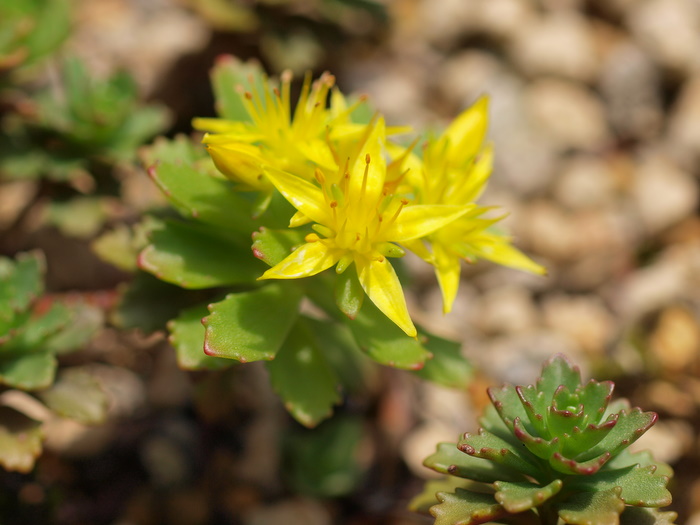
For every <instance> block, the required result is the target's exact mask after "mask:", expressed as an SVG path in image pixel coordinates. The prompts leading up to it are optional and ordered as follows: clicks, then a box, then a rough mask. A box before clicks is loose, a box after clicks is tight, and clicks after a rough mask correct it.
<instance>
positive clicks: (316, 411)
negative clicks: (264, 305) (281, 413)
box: [267, 319, 341, 427]
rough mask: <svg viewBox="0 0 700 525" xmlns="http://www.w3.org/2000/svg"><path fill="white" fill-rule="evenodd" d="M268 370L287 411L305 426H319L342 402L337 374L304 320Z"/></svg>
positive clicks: (271, 362) (293, 330)
mask: <svg viewBox="0 0 700 525" xmlns="http://www.w3.org/2000/svg"><path fill="white" fill-rule="evenodd" d="M267 370H268V371H269V372H270V382H271V383H272V388H274V390H275V391H276V392H277V394H278V395H279V396H280V397H281V398H282V401H283V402H284V406H285V408H286V409H287V410H288V411H289V413H290V414H291V415H292V416H293V417H294V419H296V420H297V421H299V423H301V424H302V425H304V426H307V427H314V426H316V425H317V424H318V423H319V422H320V421H322V420H323V419H325V418H327V417H329V416H330V415H331V414H332V412H333V405H336V404H337V403H339V402H340V399H341V398H340V394H339V393H338V380H337V378H336V376H335V373H334V372H333V369H332V368H331V367H330V366H329V365H328V363H327V362H326V359H325V357H324V355H323V352H321V350H320V349H319V348H318V347H317V346H316V343H315V340H314V338H313V336H312V335H311V333H310V331H309V327H308V326H307V325H306V324H305V322H304V320H303V319H299V321H297V324H296V325H295V326H293V327H292V329H291V330H290V332H289V335H288V336H287V339H286V341H285V342H284V344H283V345H282V347H281V348H280V349H279V351H278V352H277V355H275V358H274V359H273V360H272V361H270V362H268V363H267Z"/></svg>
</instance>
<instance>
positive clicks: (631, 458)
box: [605, 448, 673, 478]
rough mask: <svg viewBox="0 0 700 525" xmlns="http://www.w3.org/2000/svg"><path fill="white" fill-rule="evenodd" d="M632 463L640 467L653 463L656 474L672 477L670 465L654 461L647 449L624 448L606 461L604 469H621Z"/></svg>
mask: <svg viewBox="0 0 700 525" xmlns="http://www.w3.org/2000/svg"><path fill="white" fill-rule="evenodd" d="M634 465H639V466H640V467H648V466H651V465H654V466H655V467H656V474H658V475H659V476H667V477H669V478H671V477H673V469H672V468H671V466H670V465H668V464H667V463H662V462H661V461H656V460H655V459H654V456H653V455H652V453H651V452H650V451H648V450H641V451H639V452H630V449H628V448H626V449H625V450H623V451H622V452H620V453H619V454H618V455H617V456H615V457H614V458H612V459H611V460H610V461H608V462H607V464H606V465H605V470H615V469H621V468H625V467H631V466H634Z"/></svg>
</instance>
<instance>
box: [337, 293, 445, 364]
mask: <svg viewBox="0 0 700 525" xmlns="http://www.w3.org/2000/svg"><path fill="white" fill-rule="evenodd" d="M346 324H347V326H348V327H349V328H350V330H351V331H352V334H353V336H354V337H355V340H356V341H357V344H358V345H359V346H360V348H362V350H364V351H365V352H367V354H368V355H369V356H370V357H371V358H372V359H374V360H375V361H377V362H378V363H380V364H382V365H388V366H393V367H395V368H403V369H405V370H420V369H421V368H423V364H424V363H425V361H426V360H427V359H429V358H430V357H431V354H430V352H428V351H427V350H426V349H425V348H424V347H423V346H422V345H421V344H420V343H419V342H418V341H417V340H415V339H413V338H411V337H408V336H407V335H406V334H405V333H404V332H403V330H401V329H400V328H399V327H398V326H396V325H395V324H394V323H393V322H391V321H390V320H389V319H388V318H387V317H386V316H385V315H384V314H383V313H382V312H380V311H379V309H378V308H377V307H376V306H374V304H372V302H371V301H367V302H366V303H365V304H364V306H363V308H362V310H360V312H359V313H358V314H357V317H356V318H355V319H353V320H350V319H347V320H346Z"/></svg>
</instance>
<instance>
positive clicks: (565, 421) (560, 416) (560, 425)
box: [547, 386, 587, 436]
mask: <svg viewBox="0 0 700 525" xmlns="http://www.w3.org/2000/svg"><path fill="white" fill-rule="evenodd" d="M562 407H563V408H562ZM586 419H587V414H586V411H585V409H584V407H583V405H582V404H580V403H579V402H578V395H576V394H575V393H572V392H571V391H570V390H569V389H568V388H566V387H565V386H561V387H560V388H559V389H558V390H557V391H556V393H555V394H554V398H553V400H552V405H551V406H550V407H549V410H548V411H547V427H548V428H549V431H550V433H551V434H552V435H553V436H563V435H564V434H571V433H573V431H574V428H580V427H581V426H582V425H583V424H584V423H585V421H586Z"/></svg>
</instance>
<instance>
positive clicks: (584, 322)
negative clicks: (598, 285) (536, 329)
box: [542, 294, 615, 356]
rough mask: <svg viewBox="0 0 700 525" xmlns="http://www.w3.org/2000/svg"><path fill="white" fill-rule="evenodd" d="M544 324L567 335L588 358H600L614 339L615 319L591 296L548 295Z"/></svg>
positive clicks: (543, 306) (600, 301)
mask: <svg viewBox="0 0 700 525" xmlns="http://www.w3.org/2000/svg"><path fill="white" fill-rule="evenodd" d="M542 311H543V317H544V323H545V325H546V326H548V327H549V328H551V329H552V330H555V331H556V332H558V333H562V334H566V335H568V336H569V337H571V339H572V340H574V341H575V342H576V343H577V344H578V346H579V347H580V348H581V349H583V350H585V351H586V352H587V353H588V354H589V355H593V356H601V355H602V354H603V353H604V352H605V349H606V347H607V345H608V344H609V343H610V342H611V341H612V339H613V337H614V335H615V319H614V317H613V315H612V313H611V312H610V311H609V310H608V308H607V307H606V306H605V304H604V303H603V301H602V300H601V299H600V298H599V297H597V296H594V295H581V296H567V295H563V294H557V295H551V296H548V297H546V298H545V299H544V303H543V305H542Z"/></svg>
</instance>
